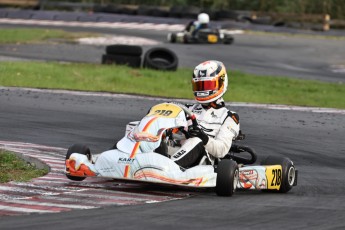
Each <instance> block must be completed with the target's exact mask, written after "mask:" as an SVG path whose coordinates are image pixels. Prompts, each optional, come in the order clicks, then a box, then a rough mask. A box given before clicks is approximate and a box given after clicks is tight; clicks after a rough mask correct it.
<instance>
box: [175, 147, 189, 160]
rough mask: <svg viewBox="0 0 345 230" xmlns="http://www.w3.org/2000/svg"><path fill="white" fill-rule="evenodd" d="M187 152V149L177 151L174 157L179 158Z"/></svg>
mask: <svg viewBox="0 0 345 230" xmlns="http://www.w3.org/2000/svg"><path fill="white" fill-rule="evenodd" d="M185 153H186V150H183V149H182V150H181V151H179V152H178V153H176V154H175V155H174V156H173V157H174V158H175V159H177V158H179V157H180V156H182V155H183V154H185Z"/></svg>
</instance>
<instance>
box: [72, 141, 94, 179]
mask: <svg viewBox="0 0 345 230" xmlns="http://www.w3.org/2000/svg"><path fill="white" fill-rule="evenodd" d="M73 153H80V154H83V155H85V156H87V158H88V159H89V160H91V158H92V156H91V151H90V148H89V147H87V146H86V145H81V144H74V145H72V146H71V147H69V148H68V150H67V154H66V160H68V159H69V157H70V156H71V155H72V154H73ZM66 177H67V178H68V179H70V180H74V181H82V180H84V179H85V178H86V177H79V176H71V175H69V174H67V173H66Z"/></svg>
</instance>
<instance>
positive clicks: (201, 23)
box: [185, 13, 210, 37]
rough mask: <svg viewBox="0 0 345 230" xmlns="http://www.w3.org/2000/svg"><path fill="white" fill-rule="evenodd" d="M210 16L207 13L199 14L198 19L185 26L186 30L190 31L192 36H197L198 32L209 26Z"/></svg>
mask: <svg viewBox="0 0 345 230" xmlns="http://www.w3.org/2000/svg"><path fill="white" fill-rule="evenodd" d="M209 23H210V17H209V16H208V14H206V13H201V14H199V15H198V20H196V21H191V22H189V23H188V25H187V26H186V28H185V31H187V32H189V33H190V34H191V35H192V37H196V35H197V32H198V31H199V30H200V29H206V28H208V27H209Z"/></svg>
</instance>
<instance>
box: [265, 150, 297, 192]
mask: <svg viewBox="0 0 345 230" xmlns="http://www.w3.org/2000/svg"><path fill="white" fill-rule="evenodd" d="M261 165H281V166H282V175H281V185H280V188H279V190H278V191H279V192H281V193H287V192H288V191H290V190H291V189H292V187H293V186H294V185H297V170H296V168H295V166H294V164H293V162H292V161H291V160H290V159H289V158H287V157H279V156H268V157H267V158H266V159H264V160H263V161H262V162H261Z"/></svg>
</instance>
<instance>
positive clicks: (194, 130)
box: [188, 126, 209, 145]
mask: <svg viewBox="0 0 345 230" xmlns="http://www.w3.org/2000/svg"><path fill="white" fill-rule="evenodd" d="M188 133H189V136H190V137H199V138H200V139H201V140H202V143H203V144H204V145H206V144H207V142H208V139H209V137H208V136H207V134H206V133H205V132H204V131H203V130H202V129H201V128H200V127H199V126H197V127H194V126H190V127H189V129H188Z"/></svg>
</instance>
